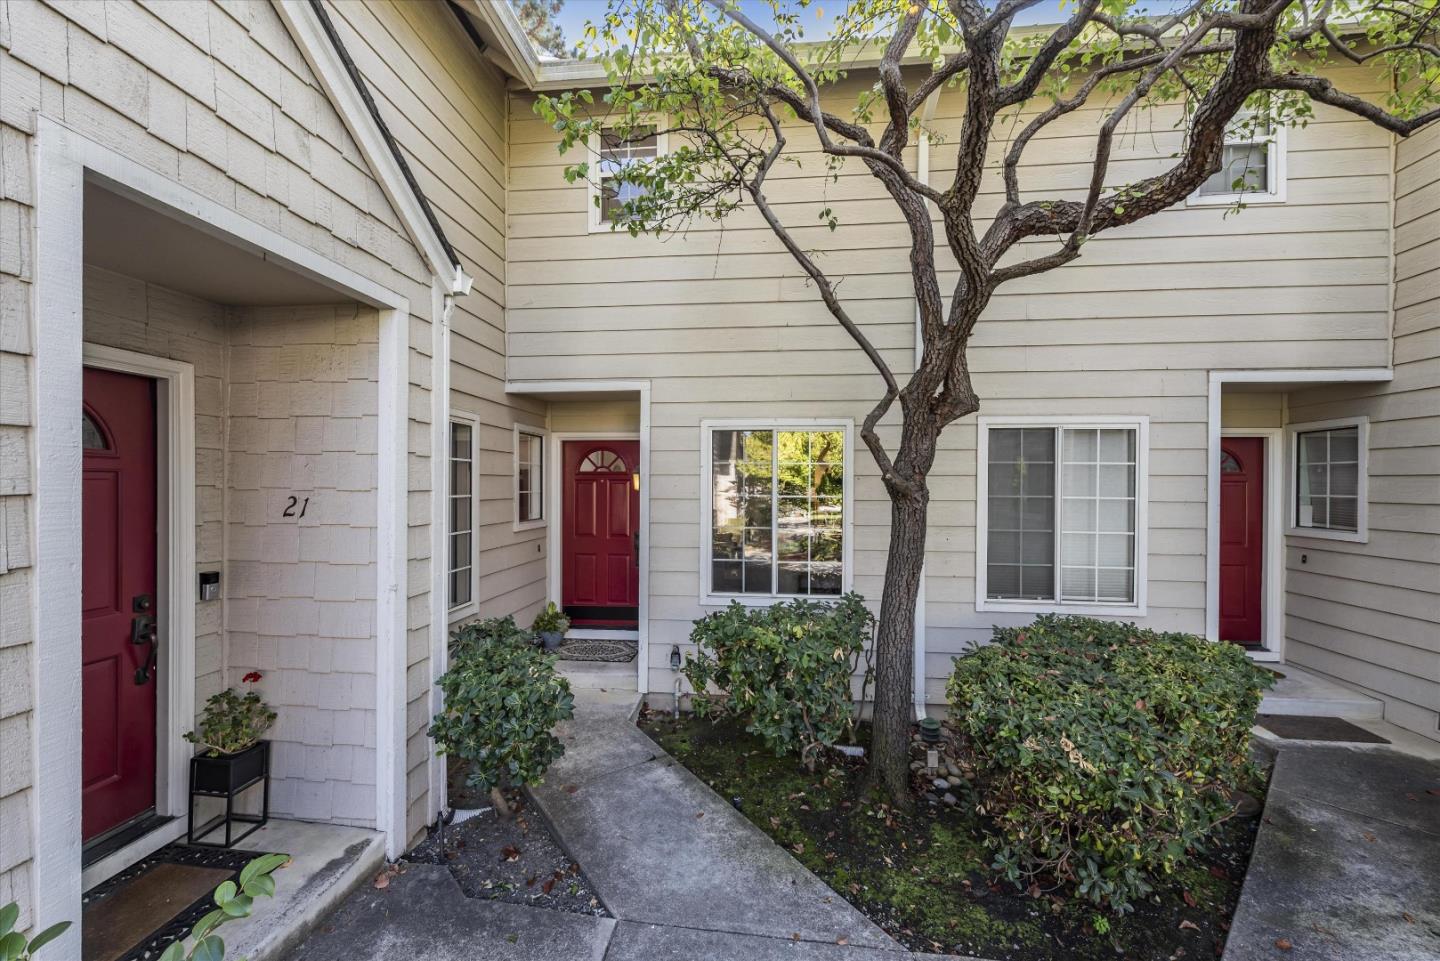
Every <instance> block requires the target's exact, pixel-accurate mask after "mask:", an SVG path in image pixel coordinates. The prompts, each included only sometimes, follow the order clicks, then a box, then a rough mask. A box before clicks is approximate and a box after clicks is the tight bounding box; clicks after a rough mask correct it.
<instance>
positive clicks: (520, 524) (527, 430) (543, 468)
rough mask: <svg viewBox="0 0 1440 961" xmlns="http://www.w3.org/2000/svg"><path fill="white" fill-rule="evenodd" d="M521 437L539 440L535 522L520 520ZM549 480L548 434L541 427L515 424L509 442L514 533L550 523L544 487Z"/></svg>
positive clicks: (511, 513) (511, 509) (511, 518)
mask: <svg viewBox="0 0 1440 961" xmlns="http://www.w3.org/2000/svg"><path fill="white" fill-rule="evenodd" d="M522 435H528V436H530V437H538V438H540V489H539V490H538V491H535V493H536V494H538V495H539V497H540V517H539V518H538V519H537V520H533V521H525V520H521V519H520V438H521V436H522ZM549 480H550V432H549V431H548V430H545V429H544V428H543V427H532V426H530V425H529V424H516V425H515V427H514V428H513V436H512V438H511V442H510V520H511V529H512V530H514V531H515V532H517V533H518V532H520V531H533V530H537V529H539V528H541V527H544V526H545V525H546V524H547V523H549V521H550V509H549V507H550V505H549V498H547V497H546V496H545V486H546V484H547V483H548V482H549Z"/></svg>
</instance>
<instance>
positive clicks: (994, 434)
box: [976, 418, 1148, 613]
mask: <svg viewBox="0 0 1440 961" xmlns="http://www.w3.org/2000/svg"><path fill="white" fill-rule="evenodd" d="M979 430H980V441H979V453H980V458H981V465H982V466H981V469H980V471H979V481H978V496H977V502H976V503H977V514H978V517H977V524H976V526H977V545H976V553H977V572H976V573H977V576H976V588H977V590H976V606H977V608H978V609H980V610H1025V611H1033V610H1044V609H1050V608H1056V609H1065V610H1069V611H1073V610H1077V609H1085V610H1092V611H1093V612H1096V613H1105V612H1108V611H1110V610H1111V609H1116V610H1123V611H1125V612H1126V613H1141V612H1143V608H1144V588H1145V570H1144V566H1145V476H1146V463H1145V460H1146V451H1147V447H1148V444H1147V442H1146V431H1147V426H1146V423H1145V421H1144V420H1143V419H1142V418H1131V419H1121V420H1110V419H1102V420H1101V421H1099V422H1093V421H1092V422H1086V421H1075V422H1073V423H1065V422H1062V421H1061V419H1053V420H1048V421H1047V420H1046V419H1045V418H1017V419H1015V420H1013V421H1001V420H996V421H988V420H986V419H982V420H981V423H980V426H979Z"/></svg>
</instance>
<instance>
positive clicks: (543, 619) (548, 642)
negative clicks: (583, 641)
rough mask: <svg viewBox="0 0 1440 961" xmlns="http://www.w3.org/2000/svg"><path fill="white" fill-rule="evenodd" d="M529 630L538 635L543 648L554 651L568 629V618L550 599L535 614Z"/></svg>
mask: <svg viewBox="0 0 1440 961" xmlns="http://www.w3.org/2000/svg"><path fill="white" fill-rule="evenodd" d="M530 630H532V631H534V632H535V633H536V634H538V635H539V636H540V642H541V644H543V645H544V647H545V650H547V651H554V650H556V649H557V648H558V647H559V646H560V642H561V641H563V640H565V632H566V631H568V630H570V618H568V617H566V616H565V612H564V611H562V610H560V608H558V607H556V606H555V602H554V601H551V602H549V603H548V604H546V605H545V608H544V609H543V610H542V611H541V612H540V613H539V614H536V615H535V620H534V622H533V623H532V624H531V625H530Z"/></svg>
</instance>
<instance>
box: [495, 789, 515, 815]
mask: <svg viewBox="0 0 1440 961" xmlns="http://www.w3.org/2000/svg"><path fill="white" fill-rule="evenodd" d="M490 803H491V804H493V805H495V814H496V816H497V817H499V818H500V819H501V820H502V821H508V820H510V815H511V813H512V812H511V810H510V802H509V801H508V800H506V798H505V792H504V791H502V790H500V789H499V788H498V787H492V788H491V789H490Z"/></svg>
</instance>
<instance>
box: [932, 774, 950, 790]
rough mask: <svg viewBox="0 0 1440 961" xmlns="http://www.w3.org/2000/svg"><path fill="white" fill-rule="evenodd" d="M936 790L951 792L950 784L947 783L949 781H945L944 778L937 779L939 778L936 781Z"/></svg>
mask: <svg viewBox="0 0 1440 961" xmlns="http://www.w3.org/2000/svg"><path fill="white" fill-rule="evenodd" d="M935 790H937V791H948V790H950V782H949V781H947V780H945V779H944V778H943V777H937V778H936V779H935Z"/></svg>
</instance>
